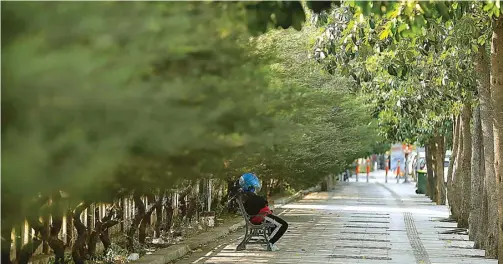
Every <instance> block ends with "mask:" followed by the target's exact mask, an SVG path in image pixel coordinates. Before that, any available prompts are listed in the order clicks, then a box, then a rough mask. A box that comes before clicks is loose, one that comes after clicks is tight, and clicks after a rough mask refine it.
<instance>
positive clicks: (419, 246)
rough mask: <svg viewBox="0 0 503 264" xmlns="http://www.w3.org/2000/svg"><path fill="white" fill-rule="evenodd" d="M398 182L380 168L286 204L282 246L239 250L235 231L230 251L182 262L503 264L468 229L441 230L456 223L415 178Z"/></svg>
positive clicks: (282, 213) (218, 250)
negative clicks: (417, 185) (477, 245)
mask: <svg viewBox="0 0 503 264" xmlns="http://www.w3.org/2000/svg"><path fill="white" fill-rule="evenodd" d="M360 178H363V177H360ZM395 182H396V181H395V180H390V181H389V182H388V183H384V172H382V171H377V172H375V173H373V174H372V175H371V179H370V182H369V183H366V182H365V180H363V181H361V179H360V182H355V179H354V178H352V179H351V181H350V182H346V183H340V184H339V185H337V186H336V187H335V188H334V189H333V190H331V191H330V192H324V193H312V194H309V195H308V196H306V197H305V198H304V199H302V200H300V201H298V202H294V203H292V204H287V205H285V206H283V208H282V209H281V210H283V211H282V212H281V217H283V218H284V219H285V220H287V221H288V222H289V226H290V229H289V231H288V232H287V233H286V234H285V235H284V237H283V238H282V239H281V240H280V241H279V242H278V246H279V247H280V248H281V250H280V251H277V252H267V251H265V250H264V249H263V248H262V247H260V246H254V247H252V246H249V250H246V251H241V252H235V251H234V249H235V248H236V246H237V244H238V243H239V240H238V239H237V236H234V238H232V236H231V237H230V238H229V242H228V244H227V245H226V246H225V247H224V248H225V250H222V249H215V250H214V251H212V252H209V253H206V254H203V255H202V256H204V255H206V256H204V257H201V258H198V259H195V258H196V256H194V258H192V259H191V258H188V259H184V260H180V261H179V262H177V263H179V264H185V263H187V264H188V263H240V264H241V263H242V264H245V263H250V264H251V263H272V264H286V263H334V264H336V263H344V264H352V263H365V264H384V263H386V264H408V263H424V264H428V263H430V264H433V263H442V264H446V263H452V264H455V263H456V264H457V263H477V264H496V263H497V260H494V259H484V258H482V257H481V256H484V251H483V250H476V249H472V248H471V247H472V246H473V242H470V241H467V240H468V237H467V236H466V235H459V234H440V232H442V231H447V230H450V229H454V228H456V224H455V223H444V222H439V221H436V220H438V219H442V218H446V217H447V216H448V213H449V211H448V209H447V207H446V206H437V205H435V204H433V203H431V201H429V200H428V199H427V198H426V197H425V196H424V195H417V194H415V189H414V184H402V183H400V184H396V183H395ZM277 210H278V209H277ZM238 232H241V231H238ZM203 253H205V252H203ZM421 261H422V262H421Z"/></svg>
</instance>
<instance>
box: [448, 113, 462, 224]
mask: <svg viewBox="0 0 503 264" xmlns="http://www.w3.org/2000/svg"><path fill="white" fill-rule="evenodd" d="M462 130H463V126H462V118H461V116H459V117H458V123H457V132H456V137H457V140H456V141H457V145H458V149H457V152H456V160H455V163H454V168H453V172H452V191H450V192H451V197H452V200H451V203H450V205H451V206H450V208H451V214H452V219H454V220H456V221H458V220H459V218H460V217H461V205H462V201H463V200H462V187H463V185H462V183H463V181H462V178H461V176H462V173H461V164H462V156H463V155H462V153H463V143H464V142H463V136H462V135H463V132H462Z"/></svg>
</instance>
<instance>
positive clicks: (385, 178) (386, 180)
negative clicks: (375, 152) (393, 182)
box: [384, 159, 389, 183]
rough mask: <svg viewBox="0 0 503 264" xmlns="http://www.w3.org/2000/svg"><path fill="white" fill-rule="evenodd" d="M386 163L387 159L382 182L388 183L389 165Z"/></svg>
mask: <svg viewBox="0 0 503 264" xmlns="http://www.w3.org/2000/svg"><path fill="white" fill-rule="evenodd" d="M388 164H389V159H386V166H385V168H386V176H385V177H384V182H385V183H388V172H389V166H388Z"/></svg>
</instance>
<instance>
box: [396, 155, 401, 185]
mask: <svg viewBox="0 0 503 264" xmlns="http://www.w3.org/2000/svg"><path fill="white" fill-rule="evenodd" d="M396 164H397V167H396V183H399V182H400V160H397V163H396Z"/></svg>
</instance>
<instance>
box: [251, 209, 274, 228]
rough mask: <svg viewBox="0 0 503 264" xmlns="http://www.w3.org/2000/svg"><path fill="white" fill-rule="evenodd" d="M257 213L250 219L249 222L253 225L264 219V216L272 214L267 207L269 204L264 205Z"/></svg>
mask: <svg viewBox="0 0 503 264" xmlns="http://www.w3.org/2000/svg"><path fill="white" fill-rule="evenodd" d="M258 214H259V215H257V216H254V217H252V218H251V219H250V222H252V224H255V225H260V224H262V222H263V221H264V216H266V215H269V214H272V211H271V209H269V206H266V207H264V208H262V209H260V211H259V212H258Z"/></svg>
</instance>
